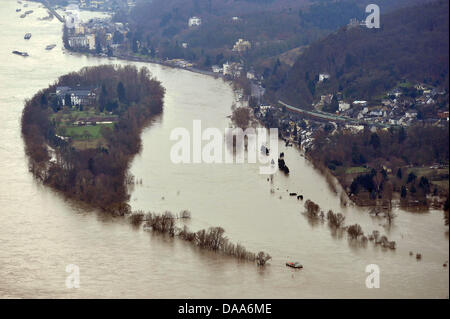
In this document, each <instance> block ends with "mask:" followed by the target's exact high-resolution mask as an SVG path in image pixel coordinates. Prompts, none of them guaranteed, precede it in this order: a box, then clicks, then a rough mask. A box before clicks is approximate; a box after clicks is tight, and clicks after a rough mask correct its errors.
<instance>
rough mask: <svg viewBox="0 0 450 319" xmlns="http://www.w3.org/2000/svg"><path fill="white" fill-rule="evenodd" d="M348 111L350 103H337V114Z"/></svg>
mask: <svg viewBox="0 0 450 319" xmlns="http://www.w3.org/2000/svg"><path fill="white" fill-rule="evenodd" d="M348 109H350V103H345V102H339V112H344V111H347V110H348Z"/></svg>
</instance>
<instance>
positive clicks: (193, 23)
mask: <svg viewBox="0 0 450 319" xmlns="http://www.w3.org/2000/svg"><path fill="white" fill-rule="evenodd" d="M188 25H189V27H195V26H199V25H202V19H201V18H199V17H191V18H189V22H188Z"/></svg>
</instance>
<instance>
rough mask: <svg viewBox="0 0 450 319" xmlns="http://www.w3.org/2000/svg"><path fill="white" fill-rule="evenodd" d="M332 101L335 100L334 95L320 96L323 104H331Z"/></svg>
mask: <svg viewBox="0 0 450 319" xmlns="http://www.w3.org/2000/svg"><path fill="white" fill-rule="evenodd" d="M331 100H333V94H327V95H322V96H320V103H321V104H330V103H331Z"/></svg>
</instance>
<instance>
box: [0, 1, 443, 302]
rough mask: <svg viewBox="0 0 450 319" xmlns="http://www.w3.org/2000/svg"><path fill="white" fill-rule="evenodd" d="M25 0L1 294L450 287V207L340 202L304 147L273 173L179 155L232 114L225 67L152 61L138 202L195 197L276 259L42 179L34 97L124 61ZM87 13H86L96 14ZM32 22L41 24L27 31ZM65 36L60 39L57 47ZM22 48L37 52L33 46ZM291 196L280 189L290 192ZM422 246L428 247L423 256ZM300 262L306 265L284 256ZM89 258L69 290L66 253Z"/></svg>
mask: <svg viewBox="0 0 450 319" xmlns="http://www.w3.org/2000/svg"><path fill="white" fill-rule="evenodd" d="M18 6H19V5H18V4H17V2H16V1H14V0H6V1H2V4H1V7H0V43H2V45H1V46H0V92H1V94H0V112H1V113H0V114H1V123H0V141H1V142H0V297H2V298H94V297H100V298H107V297H112V298H175V297H178V298H202V297H203V298H339V297H342V298H381V297H385V298H448V282H449V275H448V267H447V268H444V267H443V263H444V262H446V261H447V260H448V254H449V253H448V251H449V241H448V227H446V226H444V222H443V214H442V211H429V212H425V213H411V212H406V211H402V210H400V209H396V214H397V215H398V216H397V218H396V219H395V221H394V223H393V225H392V226H391V227H390V228H389V227H385V226H383V225H384V224H385V221H384V220H383V219H376V218H373V217H370V216H369V214H368V209H367V208H356V207H347V208H342V207H341V206H340V200H339V196H338V195H336V194H334V193H333V192H332V191H331V190H330V189H329V187H328V186H327V183H326V180H325V178H323V176H321V175H320V173H319V172H317V171H316V170H315V169H314V168H313V167H312V165H311V164H310V163H309V162H308V161H307V160H305V158H304V157H302V156H300V152H299V151H298V150H296V149H294V148H285V147H284V145H283V144H282V143H280V145H279V150H280V152H281V151H284V153H285V156H286V163H287V165H288V166H289V168H290V171H291V173H290V176H289V177H286V176H284V175H283V174H281V173H276V174H275V176H274V181H273V187H274V189H275V193H274V194H271V192H270V189H271V184H270V183H269V182H268V181H267V176H264V175H260V174H259V171H258V170H259V165H258V164H173V163H172V162H171V161H170V149H171V147H172V145H173V144H174V142H172V141H170V139H169V136H170V133H171V131H172V129H173V128H176V127H184V128H187V129H188V130H189V131H192V121H193V120H195V119H199V120H201V121H202V128H207V127H216V128H219V129H221V130H223V129H224V128H225V127H228V126H229V118H228V116H229V115H230V113H231V111H230V106H231V104H232V103H233V101H234V95H233V91H232V89H231V88H230V86H229V84H227V83H225V82H223V81H222V80H220V79H214V78H211V77H208V76H204V75H200V74H195V73H192V72H188V71H183V70H177V69H171V68H166V67H162V66H159V65H155V64H145V63H133V64H136V65H138V66H143V65H145V66H147V67H148V68H149V69H150V70H151V72H152V73H153V74H154V75H155V76H156V77H157V78H158V79H159V80H160V81H161V82H162V84H163V86H164V87H165V88H166V97H165V106H164V113H163V114H162V115H161V116H160V117H158V118H156V119H155V120H154V121H153V123H152V125H150V126H149V127H148V128H147V129H145V131H144V132H143V134H142V142H143V143H142V144H143V149H142V152H141V153H140V154H139V155H137V156H136V158H135V159H134V160H133V162H132V165H131V167H130V171H131V172H132V173H133V174H134V175H135V176H136V177H137V178H138V179H142V185H140V184H139V185H136V186H135V187H134V190H133V191H132V194H131V199H130V204H131V205H132V207H133V209H136V210H137V209H142V210H145V211H154V212H163V211H165V210H170V211H172V212H179V211H180V210H182V209H189V210H190V211H191V212H192V219H191V220H190V221H188V222H186V224H187V225H188V226H189V227H190V228H191V229H193V230H198V229H201V228H207V227H210V226H221V227H223V228H224V229H225V230H226V234H227V236H228V237H229V238H230V240H232V241H233V242H235V243H241V244H243V245H244V246H245V247H246V248H248V249H249V250H251V251H255V252H257V251H259V250H264V251H266V252H268V253H270V254H271V255H272V257H273V259H272V260H271V261H270V263H269V264H268V265H267V266H266V267H265V268H261V269H260V268H258V267H256V266H255V265H254V264H252V263H246V262H238V261H236V260H235V259H233V258H229V257H224V256H220V255H218V254H215V253H211V252H205V251H201V250H199V249H197V248H195V247H193V246H191V245H189V244H188V243H185V242H183V241H181V240H178V239H176V238H175V239H173V238H167V237H164V236H161V235H157V234H152V233H151V232H145V231H143V230H142V229H141V228H134V227H132V226H131V225H130V224H129V223H128V222H127V221H126V220H124V219H121V218H111V217H109V216H105V215H104V214H102V213H99V212H95V211H90V210H87V209H85V208H83V207H81V206H80V205H75V204H73V203H71V202H68V201H66V200H65V199H64V198H63V197H62V196H61V195H60V194H57V193H55V192H54V191H52V190H50V189H48V188H46V187H44V186H42V185H40V184H39V183H37V182H36V181H35V180H34V179H33V177H32V176H31V174H30V173H29V172H28V170H27V159H26V157H25V154H24V146H23V141H22V138H21V135H20V116H21V112H22V109H23V105H24V100H25V99H26V98H30V97H32V96H33V94H35V93H36V92H37V91H38V90H39V89H41V88H44V87H47V86H48V85H49V84H51V83H53V82H54V81H55V80H56V79H57V78H58V76H60V75H62V74H65V73H67V72H70V71H75V70H78V69H80V68H82V67H84V66H89V65H98V64H102V63H121V64H124V63H126V62H124V61H116V60H113V59H106V58H95V57H86V56H82V55H77V54H70V53H67V52H65V51H64V50H63V49H62V43H61V42H62V41H61V27H62V26H61V23H60V22H58V21H57V20H56V19H53V21H39V20H37V18H38V17H44V16H46V15H47V13H46V10H44V9H43V8H40V7H39V5H38V4H36V3H30V4H29V8H30V9H32V10H34V13H33V14H31V15H29V16H27V17H26V18H24V19H20V18H19V15H20V14H19V13H16V12H15V9H16V8H17V7H18ZM93 15H94V14H93V13H83V15H82V17H84V18H86V17H88V16H93ZM26 32H31V33H32V38H31V39H30V40H28V41H27V40H24V39H23V36H24V34H25V33H26ZM51 43H56V44H57V46H56V48H54V49H53V50H51V51H46V50H45V46H46V45H48V44H51ZM12 50H19V51H27V52H28V53H29V54H30V56H29V57H27V58H23V57H20V56H16V55H13V54H11V51H12ZM287 190H288V191H289V192H297V193H299V194H303V195H304V197H305V200H306V199H311V200H313V201H315V202H317V203H318V204H319V205H320V206H321V207H322V209H323V210H325V211H327V210H328V209H333V210H334V211H335V212H342V213H343V214H344V215H345V216H346V223H347V224H350V223H355V222H357V223H359V224H361V226H362V227H363V230H364V231H365V232H366V233H368V232H371V231H372V230H379V231H380V232H381V233H382V234H386V235H387V236H388V237H389V238H390V240H395V241H396V242H397V249H396V250H395V251H392V250H384V249H381V248H380V247H374V246H373V245H372V244H370V243H369V244H368V245H367V247H365V248H364V247H360V246H358V245H355V244H352V243H350V242H348V240H347V239H346V238H345V237H343V238H340V237H339V236H333V234H332V233H331V232H330V230H329V228H328V226H327V225H326V224H321V223H318V224H311V223H309V222H308V220H307V219H306V218H305V217H304V216H303V215H302V214H301V211H302V204H301V202H300V201H297V199H296V198H293V197H290V196H289V194H288V192H287ZM280 197H281V198H280ZM409 251H413V252H414V253H416V252H419V253H421V254H422V256H423V257H422V260H420V261H416V259H415V257H411V256H409ZM287 260H294V261H300V262H301V263H302V264H303V265H304V269H303V270H300V271H298V270H293V269H290V268H287V267H286V266H285V262H286V261H287ZM69 264H75V265H77V266H78V267H79V269H80V288H75V289H68V288H66V285H65V280H66V277H67V275H68V273H66V271H65V270H66V266H67V265H69ZM369 264H377V265H378V266H379V267H380V288H378V289H376V288H374V289H368V288H366V285H365V281H366V277H367V276H368V275H369V274H368V273H366V272H365V270H366V266H367V265H369Z"/></svg>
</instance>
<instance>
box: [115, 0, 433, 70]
mask: <svg viewBox="0 0 450 319" xmlns="http://www.w3.org/2000/svg"><path fill="white" fill-rule="evenodd" d="M424 1H425V0H412V1H411V0H409V1H406V0H399V1H385V0H382V1H379V5H380V6H381V7H382V10H384V12H387V11H390V10H392V9H393V8H396V7H399V6H404V5H410V4H413V3H416V2H424ZM368 3H370V1H356V0H341V1H332V0H321V1H308V0H301V1H299V0H266V1H255V0H225V1H224V0H188V1H186V0H166V1H165V0H154V1H151V2H147V1H146V2H140V3H138V5H137V6H136V7H135V8H134V9H133V10H132V11H131V12H129V13H127V12H118V13H117V14H116V16H115V19H116V20H117V21H122V22H128V23H129V25H130V27H131V31H130V32H129V33H128V34H127V37H126V39H124V41H126V42H128V43H129V48H130V50H133V51H134V53H139V54H144V55H151V56H153V57H159V58H170V59H173V58H183V59H187V60H189V61H193V62H196V63H197V64H198V66H201V67H209V66H211V65H213V64H221V63H224V62H226V61H227V60H229V61H241V60H242V61H244V62H245V63H246V65H251V66H254V67H260V66H261V65H265V64H267V63H269V64H270V63H273V58H274V57H277V56H279V55H280V54H282V53H284V52H286V51H288V50H291V49H293V48H297V47H300V46H304V45H308V44H310V43H313V42H314V41H317V40H318V39H320V38H322V37H324V36H326V35H327V34H329V33H330V32H333V31H335V30H336V29H337V28H339V27H340V26H342V25H345V24H347V23H348V22H349V20H350V19H351V18H358V19H362V18H363V17H365V15H366V13H365V6H366V5H367V4H368ZM192 16H198V17H200V18H201V19H202V25H201V26H198V27H192V28H189V27H188V19H189V18H190V17H192ZM233 17H237V18H238V19H237V20H233ZM239 38H243V39H246V40H249V41H250V42H251V43H252V49H251V50H249V51H248V52H246V53H245V54H237V53H235V52H232V50H231V49H232V47H233V45H234V43H235V42H236V41H237V40H238V39H239ZM136 43H139V46H138V45H136ZM182 43H188V47H187V48H184V47H183V46H182Z"/></svg>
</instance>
